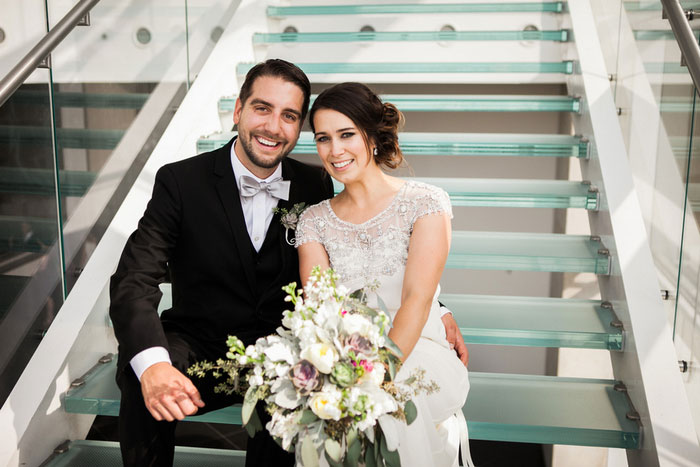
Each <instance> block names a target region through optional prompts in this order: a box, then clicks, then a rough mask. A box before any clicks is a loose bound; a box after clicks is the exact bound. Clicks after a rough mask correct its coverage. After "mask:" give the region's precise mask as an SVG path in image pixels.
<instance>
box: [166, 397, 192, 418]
mask: <svg viewBox="0 0 700 467" xmlns="http://www.w3.org/2000/svg"><path fill="white" fill-rule="evenodd" d="M183 397H187V396H185V395H184V394H183ZM163 407H164V409H165V410H167V411H168V415H169V416H170V417H171V418H172V419H178V420H182V419H184V418H185V414H184V413H182V410H181V409H180V405H179V402H178V401H177V399H176V398H172V399H168V400H167V401H164V403H163ZM166 420H168V418H167V417H166ZM168 421H169V422H172V420H168Z"/></svg>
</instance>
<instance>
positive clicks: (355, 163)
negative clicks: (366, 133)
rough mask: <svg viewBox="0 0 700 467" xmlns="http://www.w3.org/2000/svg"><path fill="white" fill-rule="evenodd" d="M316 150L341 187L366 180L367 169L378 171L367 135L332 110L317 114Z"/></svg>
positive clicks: (343, 116)
mask: <svg viewBox="0 0 700 467" xmlns="http://www.w3.org/2000/svg"><path fill="white" fill-rule="evenodd" d="M314 128H315V129H316V133H315V134H314V138H315V140H316V150H317V151H318V156H319V157H320V158H321V162H323V165H324V167H325V169H326V170H327V171H328V173H329V174H330V175H331V176H332V177H333V178H335V179H336V180H338V181H339V182H341V183H345V184H347V183H349V182H352V181H355V180H357V179H358V178H360V177H362V175H363V174H364V172H365V171H366V170H367V169H370V170H371V168H375V167H377V165H376V163H375V162H374V158H371V157H370V156H369V151H368V148H367V144H366V143H365V139H364V138H363V134H362V132H361V130H360V129H358V128H357V127H356V126H355V124H354V123H353V121H352V120H350V119H349V118H348V117H347V116H345V115H343V114H342V113H340V112H338V111H336V110H331V109H320V110H317V111H316V113H315V114H314Z"/></svg>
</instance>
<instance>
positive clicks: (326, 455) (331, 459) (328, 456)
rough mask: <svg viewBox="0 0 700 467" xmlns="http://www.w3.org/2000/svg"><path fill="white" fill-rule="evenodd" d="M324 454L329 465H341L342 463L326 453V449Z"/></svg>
mask: <svg viewBox="0 0 700 467" xmlns="http://www.w3.org/2000/svg"><path fill="white" fill-rule="evenodd" d="M324 456H325V457H326V462H328V465H329V466H330V467H343V463H342V462H336V461H334V460H333V458H332V457H331V456H330V454H328V451H326V452H325V453H324Z"/></svg>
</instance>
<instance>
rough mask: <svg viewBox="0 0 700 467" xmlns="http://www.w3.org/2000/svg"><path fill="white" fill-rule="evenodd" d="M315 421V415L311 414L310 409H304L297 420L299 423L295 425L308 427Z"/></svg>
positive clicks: (316, 418)
mask: <svg viewBox="0 0 700 467" xmlns="http://www.w3.org/2000/svg"><path fill="white" fill-rule="evenodd" d="M316 420H318V417H317V416H316V414H315V413H313V412H312V411H311V409H306V410H304V411H303V412H302V413H301V417H300V418H299V421H298V422H297V423H298V424H299V425H309V424H311V423H313V422H315V421H316Z"/></svg>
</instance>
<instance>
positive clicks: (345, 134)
mask: <svg viewBox="0 0 700 467" xmlns="http://www.w3.org/2000/svg"><path fill="white" fill-rule="evenodd" d="M353 136H355V133H353V132H352V131H346V132H345V133H343V134H342V135H340V137H341V138H351V137H353Z"/></svg>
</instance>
